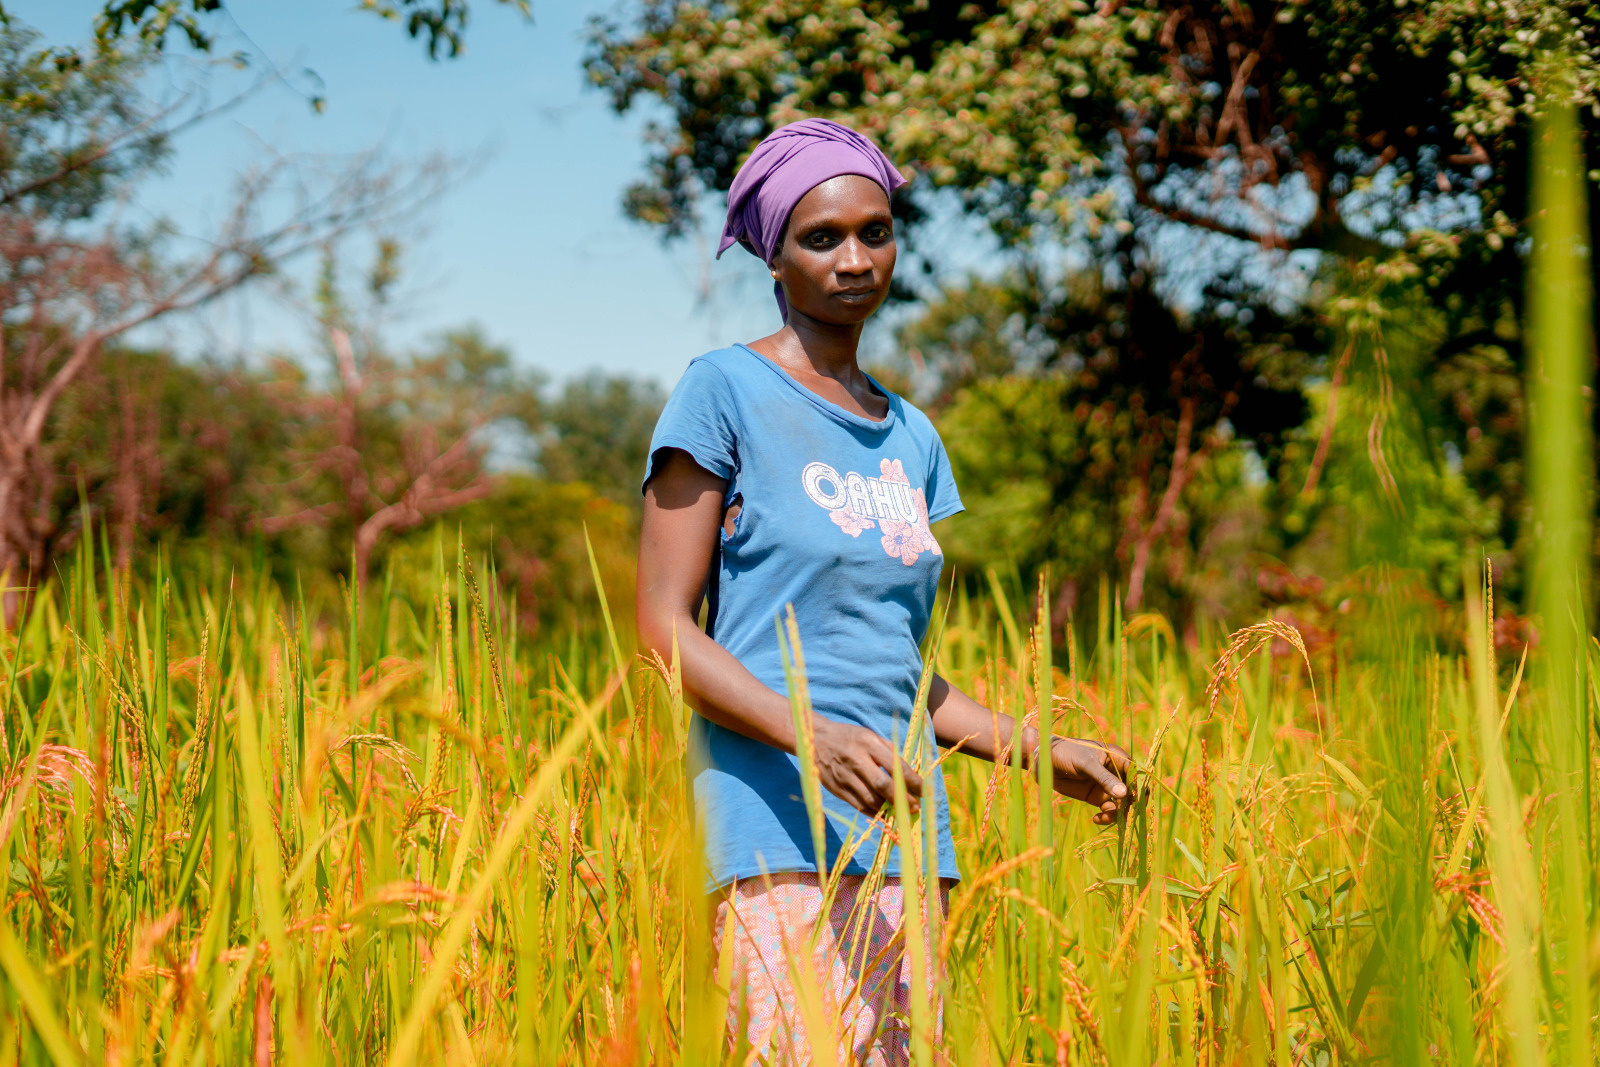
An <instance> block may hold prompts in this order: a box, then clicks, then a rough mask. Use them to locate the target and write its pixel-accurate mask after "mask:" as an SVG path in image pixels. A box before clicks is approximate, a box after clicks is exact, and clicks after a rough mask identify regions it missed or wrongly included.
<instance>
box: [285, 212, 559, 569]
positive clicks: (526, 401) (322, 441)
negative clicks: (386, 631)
mask: <svg viewBox="0 0 1600 1067" xmlns="http://www.w3.org/2000/svg"><path fill="white" fill-rule="evenodd" d="M397 256H398V250H397V248H396V246H395V245H394V244H393V243H391V242H384V243H382V244H380V248H379V254H378V257H377V260H376V262H375V263H374V265H373V268H372V271H371V273H370V274H369V277H368V285H367V289H368V293H369V295H370V297H371V308H370V309H369V312H368V314H367V315H366V316H365V321H364V322H361V321H358V315H357V313H356V312H355V310H354V309H353V308H352V307H351V302H350V301H349V300H348V299H347V298H346V296H345V295H344V294H343V293H342V292H341V291H340V288H339V286H338V284H337V281H336V269H335V259H334V255H333V252H332V250H331V249H330V250H329V251H328V252H327V253H326V254H325V255H324V259H323V269H322V273H321V280H320V282H319V285H318V292H317V322H318V326H319V331H320V333H321V335H322V337H323V343H324V345H325V354H326V357H327V361H328V364H329V366H328V370H329V372H330V373H329V386H328V388H326V389H325V390H324V389H315V388H313V389H297V390H294V391H293V392H292V393H290V394H289V395H288V396H287V397H286V398H285V400H284V402H283V410H284V414H285V416H286V417H287V418H288V419H290V420H292V421H293V422H294V423H295V424H296V425H297V426H298V427H299V428H300V432H299V433H297V434H296V437H295V441H294V443H293V445H292V448H291V452H290V455H289V459H288V465H289V466H290V468H291V470H292V472H293V473H292V477H291V479H290V480H289V481H288V482H287V483H286V484H285V486H284V494H283V495H285V496H286V497H287V498H288V499H289V500H292V501H293V502H294V503H293V506H292V508H291V509H290V510H288V511H285V512H283V513H281V514H277V515H268V516H264V517H263V518H261V520H260V522H259V527H260V529H261V530H262V531H263V532H265V533H268V534H279V533H283V532H285V531H288V530H292V529H295V528H297V527H303V526H316V527H319V528H323V529H327V530H331V531H333V532H334V533H335V534H336V535H339V536H336V537H335V540H339V541H342V540H343V539H344V538H345V537H348V539H349V540H350V541H351V543H352V544H353V549H352V551H353V555H354V568H355V573H354V574H353V575H352V578H353V579H354V581H356V582H357V583H358V584H361V585H364V584H365V582H366V578H367V573H368V569H369V567H370V565H371V562H372V557H373V552H374V551H375V550H376V548H377V547H378V545H379V543H380V542H381V541H382V540H383V539H385V538H386V537H389V536H391V535H393V534H396V533H401V532H404V531H406V530H410V529H413V528H415V527H417V526H420V525H421V524H422V523H423V522H425V521H426V520H427V519H429V518H432V517H434V516H437V515H441V514H444V513H445V512H447V511H451V510H453V509H455V508H459V507H461V506H463V505H465V504H469V503H472V502H473V501H476V500H481V499H483V498H484V497H486V496H488V495H489V493H490V492H491V490H492V489H493V477H492V474H491V471H490V469H489V467H488V465H487V463H486V457H487V453H488V451H489V449H490V446H491V444H492V443H493V442H492V439H491V438H492V434H493V431H495V430H496V429H499V430H500V431H501V432H502V433H519V432H520V433H523V434H527V433H529V432H531V431H532V430H533V429H534V428H536V427H537V426H538V424H539V421H540V397H539V389H540V386H541V385H542V381H541V379H540V378H539V377H538V376H537V375H536V374H534V375H530V374H526V373H523V372H521V371H519V370H518V369H517V368H516V366H515V365H514V363H513V362H512V359H511V354H510V353H509V352H508V351H506V350H505V349H504V348H497V347H495V346H493V345H490V344H489V343H487V342H486V341H485V340H484V338H483V337H482V335H481V334H479V333H478V332H477V331H475V330H458V331H455V332H452V333H447V334H445V335H444V336H443V337H442V338H440V339H439V342H438V344H437V345H436V346H434V347H433V348H432V349H431V350H428V351H424V352H422V353H420V354H418V355H415V356H411V357H399V358H397V357H395V356H393V355H391V354H390V353H389V352H388V351H387V350H386V348H385V346H384V344H383V340H382V336H381V332H380V330H379V325H380V321H381V320H380V318H379V316H381V314H382V312H383V311H384V309H385V307H386V304H387V300H388V296H389V293H390V291H391V288H392V286H393V285H394V283H395V279H396V277H397V269H396V259H397Z"/></svg>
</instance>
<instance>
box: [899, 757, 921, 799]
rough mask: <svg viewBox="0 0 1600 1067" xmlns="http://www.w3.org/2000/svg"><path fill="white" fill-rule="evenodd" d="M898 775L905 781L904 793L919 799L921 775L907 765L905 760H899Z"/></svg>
mask: <svg viewBox="0 0 1600 1067" xmlns="http://www.w3.org/2000/svg"><path fill="white" fill-rule="evenodd" d="M900 775H901V777H903V778H904V779H905V780H906V792H908V793H910V794H911V795H912V796H914V797H921V796H922V775H920V774H918V773H917V771H916V768H914V767H912V766H911V764H909V763H907V762H906V761H905V760H901V761H900Z"/></svg>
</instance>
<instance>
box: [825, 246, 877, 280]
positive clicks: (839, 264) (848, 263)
mask: <svg viewBox="0 0 1600 1067" xmlns="http://www.w3.org/2000/svg"><path fill="white" fill-rule="evenodd" d="M834 270H836V271H838V272H839V273H840V274H866V273H867V272H869V271H871V270H872V257H871V256H869V255H867V246H866V245H864V244H862V243H861V242H860V241H859V240H857V239H856V238H854V237H847V238H845V240H844V243H843V244H842V245H840V246H839V258H838V260H837V261H836V262H835V263H834Z"/></svg>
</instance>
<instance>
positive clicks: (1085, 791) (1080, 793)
mask: <svg viewBox="0 0 1600 1067" xmlns="http://www.w3.org/2000/svg"><path fill="white" fill-rule="evenodd" d="M1050 758H1051V763H1053V764H1054V769H1055V780H1056V792H1057V793H1060V794H1061V795H1062V796H1067V797H1071V798H1072V799H1074V800H1081V801H1083V802H1084V803H1085V804H1092V805H1093V806H1094V807H1096V808H1098V809H1099V810H1098V811H1096V812H1095V813H1094V821H1095V823H1096V824H1098V825H1100V826H1109V825H1110V824H1111V823H1114V822H1116V821H1117V816H1118V815H1119V814H1120V813H1121V811H1122V809H1123V808H1125V807H1127V805H1128V804H1129V802H1131V801H1132V800H1133V790H1132V789H1130V788H1129V787H1128V784H1127V781H1126V779H1127V776H1128V772H1129V771H1130V770H1132V768H1133V762H1132V761H1131V760H1130V759H1129V758H1128V754H1127V753H1126V752H1124V751H1123V750H1122V749H1121V748H1118V747H1117V746H1116V745H1113V744H1109V743H1107V742H1105V741H1086V740H1081V739H1079V738H1076V737H1053V738H1051V739H1050Z"/></svg>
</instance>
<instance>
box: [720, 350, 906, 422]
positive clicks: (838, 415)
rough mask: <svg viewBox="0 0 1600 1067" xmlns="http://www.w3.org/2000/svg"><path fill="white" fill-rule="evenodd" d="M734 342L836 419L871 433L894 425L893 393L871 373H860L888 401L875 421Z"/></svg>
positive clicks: (759, 354)
mask: <svg viewBox="0 0 1600 1067" xmlns="http://www.w3.org/2000/svg"><path fill="white" fill-rule="evenodd" d="M734 344H735V346H736V347H738V348H742V349H744V350H745V351H746V352H748V353H750V354H751V355H752V356H754V357H756V358H757V359H759V360H760V361H761V362H762V363H764V364H765V365H766V366H767V367H768V368H770V369H771V370H772V373H774V374H776V375H777V376H778V377H779V378H782V379H783V380H784V381H785V382H787V383H789V386H790V388H792V389H794V391H795V392H797V393H799V394H800V395H801V396H803V397H805V398H806V399H807V400H809V401H811V403H813V404H815V405H816V406H817V407H819V408H821V409H822V411H823V413H824V414H826V415H829V416H830V417H832V418H834V419H837V420H838V421H840V422H842V423H844V424H845V425H847V426H852V427H855V428H856V429H861V430H868V431H870V432H872V433H888V432H889V430H890V429H891V428H892V427H893V426H894V423H895V411H894V407H895V405H894V394H893V393H891V392H889V390H887V389H885V388H884V387H883V386H882V385H879V384H878V380H877V379H876V378H874V377H873V376H872V375H870V374H867V372H866V371H862V372H861V373H862V375H863V376H864V377H865V378H866V379H867V381H869V382H871V383H872V387H873V388H874V389H876V390H877V391H878V392H880V393H882V394H883V395H884V397H886V398H887V399H888V401H889V411H888V414H886V415H884V417H883V418H882V419H879V420H876V421H874V420H873V419H869V418H865V417H863V416H861V415H857V414H856V413H855V412H853V411H846V410H845V409H844V408H842V407H840V406H839V405H838V404H835V403H834V402H833V401H831V400H829V399H827V398H826V397H823V396H819V395H818V394H817V393H815V392H813V391H812V390H810V389H807V388H806V387H805V386H803V385H801V384H800V383H799V382H798V381H797V380H796V379H795V377H794V375H792V374H790V373H789V372H788V371H786V370H784V369H783V368H782V367H781V366H779V365H778V364H777V363H776V362H774V361H773V360H771V359H768V358H767V357H766V356H763V355H762V354H761V353H760V352H757V351H756V350H755V349H753V348H751V347H750V346H749V345H747V344H745V343H744V342H743V341H735V342H734Z"/></svg>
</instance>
